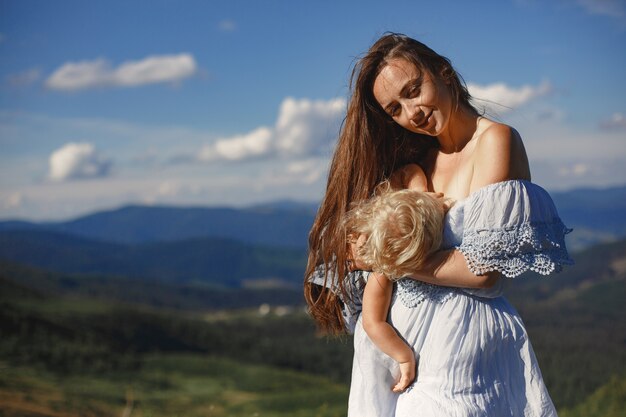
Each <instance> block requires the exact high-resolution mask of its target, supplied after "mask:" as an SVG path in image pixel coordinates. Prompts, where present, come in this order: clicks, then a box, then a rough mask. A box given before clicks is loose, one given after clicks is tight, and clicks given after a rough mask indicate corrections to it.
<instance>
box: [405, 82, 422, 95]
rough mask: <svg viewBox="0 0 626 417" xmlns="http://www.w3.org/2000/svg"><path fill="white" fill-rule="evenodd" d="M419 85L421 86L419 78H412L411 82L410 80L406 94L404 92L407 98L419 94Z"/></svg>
mask: <svg viewBox="0 0 626 417" xmlns="http://www.w3.org/2000/svg"><path fill="white" fill-rule="evenodd" d="M421 86H422V83H421V82H420V80H414V81H413V82H411V84H410V85H409V88H408V90H407V94H406V96H407V98H415V97H417V96H419V95H420V89H421Z"/></svg>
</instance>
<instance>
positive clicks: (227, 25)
mask: <svg viewBox="0 0 626 417" xmlns="http://www.w3.org/2000/svg"><path fill="white" fill-rule="evenodd" d="M217 28H218V29H219V30H220V31H222V32H234V31H235V30H237V24H236V23H235V22H234V21H233V20H230V19H224V20H222V21H220V22H219V23H218V24H217Z"/></svg>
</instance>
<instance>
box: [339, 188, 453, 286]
mask: <svg viewBox="0 0 626 417" xmlns="http://www.w3.org/2000/svg"><path fill="white" fill-rule="evenodd" d="M443 216H444V205H443V202H442V201H441V200H440V199H437V198H435V197H433V196H432V195H430V194H428V193H425V192H421V191H415V190H407V189H404V190H393V189H392V187H391V186H390V185H389V183H383V184H381V186H380V187H379V188H378V192H377V195H376V196H374V197H372V198H370V199H368V200H365V201H363V202H360V203H357V204H356V205H354V206H353V207H352V208H351V209H350V211H348V212H347V213H346V217H345V218H344V227H345V228H346V233H347V236H348V240H349V243H355V242H356V240H357V238H358V237H359V236H360V235H364V236H365V237H366V239H365V242H364V243H363V244H362V245H360V246H359V247H358V248H357V253H356V256H357V257H358V258H359V260H360V261H361V263H363V264H365V265H367V266H368V267H370V268H371V269H372V270H373V271H376V272H379V273H382V274H384V275H385V276H386V277H387V278H389V279H391V280H396V279H399V278H402V277H405V276H408V275H410V274H411V273H413V272H415V271H417V270H419V269H420V268H421V267H422V265H423V263H424V261H425V260H426V258H427V257H428V255H430V254H432V253H433V252H435V251H437V250H438V249H439V247H440V246H441V240H442V234H443Z"/></svg>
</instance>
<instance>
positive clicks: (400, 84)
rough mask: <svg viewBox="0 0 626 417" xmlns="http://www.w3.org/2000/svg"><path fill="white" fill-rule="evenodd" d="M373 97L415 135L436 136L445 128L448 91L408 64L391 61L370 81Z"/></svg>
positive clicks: (401, 61)
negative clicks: (372, 82) (372, 86)
mask: <svg viewBox="0 0 626 417" xmlns="http://www.w3.org/2000/svg"><path fill="white" fill-rule="evenodd" d="M373 90H374V91H373V93H374V97H375V98H376V101H378V104H380V106H381V107H382V108H383V110H384V111H385V112H386V113H387V114H388V115H389V116H391V118H392V119H393V120H394V121H395V122H396V123H398V124H399V125H400V126H402V127H404V128H405V129H407V130H410V131H411V132H415V133H421V134H426V135H430V136H438V135H439V134H441V132H443V131H444V130H445V129H446V128H447V125H448V120H449V119H450V113H451V109H452V96H451V94H450V89H449V88H448V86H447V85H446V84H444V83H443V82H442V81H441V80H439V79H434V77H432V76H431V75H430V74H429V73H428V72H426V71H424V72H422V71H420V70H419V69H418V68H416V66H415V65H413V64H412V63H411V62H409V61H407V60H405V59H402V58H397V59H392V60H390V61H389V63H388V64H387V66H386V67H384V68H383V69H382V70H381V72H380V74H378V76H377V77H376V79H375V80H374V89H373Z"/></svg>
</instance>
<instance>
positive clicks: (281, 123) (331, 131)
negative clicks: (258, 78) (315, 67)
mask: <svg viewBox="0 0 626 417" xmlns="http://www.w3.org/2000/svg"><path fill="white" fill-rule="evenodd" d="M345 106H346V101H345V99H343V98H335V99H331V100H328V101H323V100H317V101H313V100H308V99H300V100H296V99H293V98H291V97H288V98H286V99H285V100H283V102H282V104H281V106H280V110H279V115H278V119H277V121H276V124H275V126H274V128H273V129H270V128H267V127H259V128H257V129H255V130H253V131H252V132H249V133H246V134H244V135H238V136H234V137H228V138H221V139H218V140H217V141H215V142H214V143H212V144H210V145H206V146H204V147H203V148H202V149H201V150H200V153H199V155H198V158H197V159H198V160H200V161H215V160H227V161H241V160H246V159H251V158H258V157H264V156H274V155H278V156H307V155H316V154H320V153H322V154H323V153H325V152H328V151H329V150H330V149H331V147H332V145H333V144H334V143H335V141H336V140H337V136H338V133H339V125H340V123H341V120H342V118H343V115H344V113H345Z"/></svg>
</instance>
